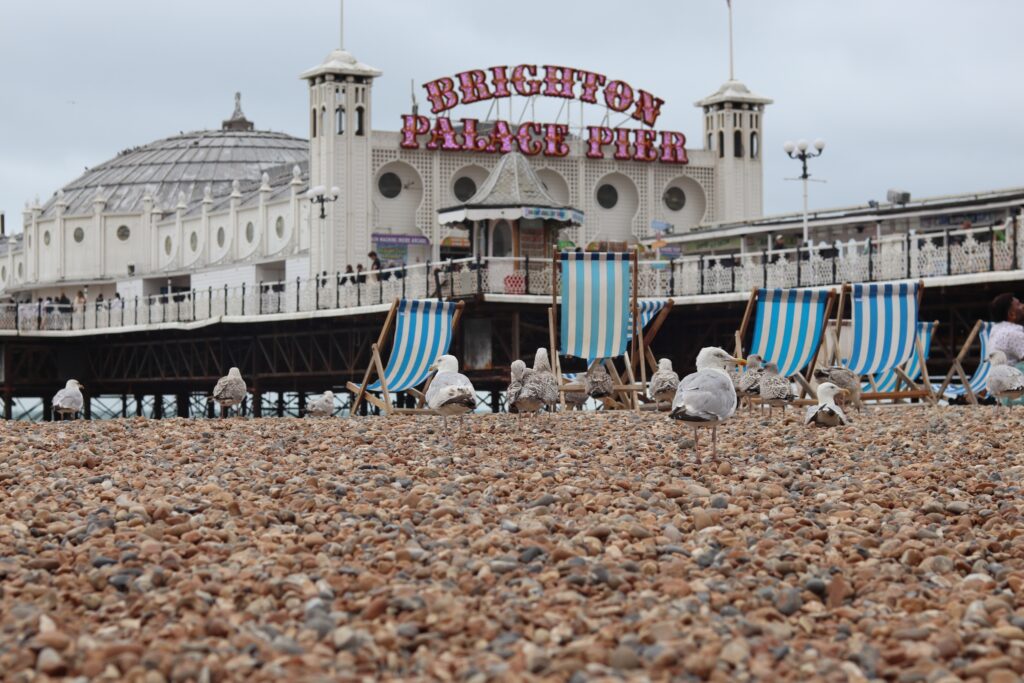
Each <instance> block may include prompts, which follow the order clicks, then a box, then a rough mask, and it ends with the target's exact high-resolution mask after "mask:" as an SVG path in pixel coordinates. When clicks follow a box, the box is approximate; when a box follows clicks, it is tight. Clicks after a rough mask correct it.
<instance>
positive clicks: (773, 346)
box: [735, 288, 835, 396]
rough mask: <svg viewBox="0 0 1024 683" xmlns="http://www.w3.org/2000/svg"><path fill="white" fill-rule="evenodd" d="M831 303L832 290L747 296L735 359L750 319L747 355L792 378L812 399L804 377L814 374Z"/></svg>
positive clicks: (760, 291)
mask: <svg viewBox="0 0 1024 683" xmlns="http://www.w3.org/2000/svg"><path fill="white" fill-rule="evenodd" d="M834 302H835V291H834V290H832V289H828V290H825V289H757V288H755V289H754V290H753V291H751V293H750V299H749V301H748V302H747V308H746V311H745V312H744V314H743V320H742V322H741V323H740V328H739V330H737V331H736V340H735V341H736V351H735V354H736V355H737V356H742V355H743V339H744V338H745V336H746V333H747V328H748V326H749V324H750V318H751V316H752V315H754V314H755V311H756V315H754V339H753V342H752V343H751V346H750V353H756V354H757V355H759V356H761V358H762V359H763V360H764V361H766V362H774V363H776V364H777V365H778V367H779V374H780V375H782V376H783V377H792V378H793V379H795V380H796V381H797V383H799V384H800V386H801V387H803V389H804V391H805V392H806V393H808V394H811V395H812V396H813V395H814V391H812V390H811V387H810V384H809V383H808V381H807V378H806V376H805V375H804V374H803V373H802V371H803V370H804V368H807V375H808V376H809V375H810V374H811V373H812V372H813V371H814V365H815V363H816V362H817V360H818V352H819V350H820V349H821V342H822V339H823V338H824V330H825V321H826V320H828V318H829V315H830V314H831V312H832V306H833V304H834Z"/></svg>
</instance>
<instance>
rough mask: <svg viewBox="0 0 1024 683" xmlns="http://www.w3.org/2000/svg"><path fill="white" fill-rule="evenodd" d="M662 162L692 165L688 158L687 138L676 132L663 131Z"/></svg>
mask: <svg viewBox="0 0 1024 683" xmlns="http://www.w3.org/2000/svg"><path fill="white" fill-rule="evenodd" d="M660 161H661V163H663V164H688V163H690V160H689V159H688V158H687V156H686V136H685V135H683V134H682V133H677V132H676V131H674V130H666V131H662V133H661V159H660Z"/></svg>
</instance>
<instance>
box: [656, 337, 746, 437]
mask: <svg viewBox="0 0 1024 683" xmlns="http://www.w3.org/2000/svg"><path fill="white" fill-rule="evenodd" d="M733 363H738V364H739V365H743V364H745V363H746V361H745V360H743V359H742V358H733V357H732V356H730V355H729V354H728V353H726V352H725V351H724V350H722V349H720V348H718V347H715V346H707V347H705V348H703V349H701V350H700V353H698V354H697V372H695V373H693V374H691V375H687V376H686V377H684V378H683V380H682V381H681V382H680V383H679V388H678V389H677V390H676V395H675V398H674V399H673V400H672V412H671V413H669V417H671V418H672V419H673V420H682V421H683V422H688V423H689V424H690V426H691V427H693V445H694V451H696V452H697V453H698V455H699V440H698V432H697V429H698V427H710V428H711V449H712V450H711V453H712V457H714V456H716V455H718V424H719V423H720V422H724V421H725V420H728V419H729V418H730V417H732V415H733V413H735V412H736V389H735V388H734V387H733V385H732V380H731V379H730V378H729V373H728V372H726V368H728V367H729V366H730V365H731V364H733Z"/></svg>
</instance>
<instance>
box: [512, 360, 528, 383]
mask: <svg viewBox="0 0 1024 683" xmlns="http://www.w3.org/2000/svg"><path fill="white" fill-rule="evenodd" d="M525 374H526V363H524V362H523V361H521V360H518V359H516V360H514V361H512V379H513V380H522V379H523V375H525Z"/></svg>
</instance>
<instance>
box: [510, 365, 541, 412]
mask: <svg viewBox="0 0 1024 683" xmlns="http://www.w3.org/2000/svg"><path fill="white" fill-rule="evenodd" d="M532 376H533V370H531V369H530V368H528V367H526V363H524V362H523V361H521V360H514V361H512V381H511V382H510V383H509V385H508V409H509V412H512V411H515V412H517V413H519V415H520V419H521V416H522V415H523V414H524V413H526V414H535V413H536V412H537V411H538V410H540V409H541V408H543V407H544V401H543V399H542V398H541V397H540V396H539V395H538V392H537V391H535V390H534V387H533V385H532V383H531V386H530V387H529V388H527V386H526V385H527V382H528V379H527V378H529V377H532ZM519 426H520V428H521V427H522V423H521V422H520V423H519Z"/></svg>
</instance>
